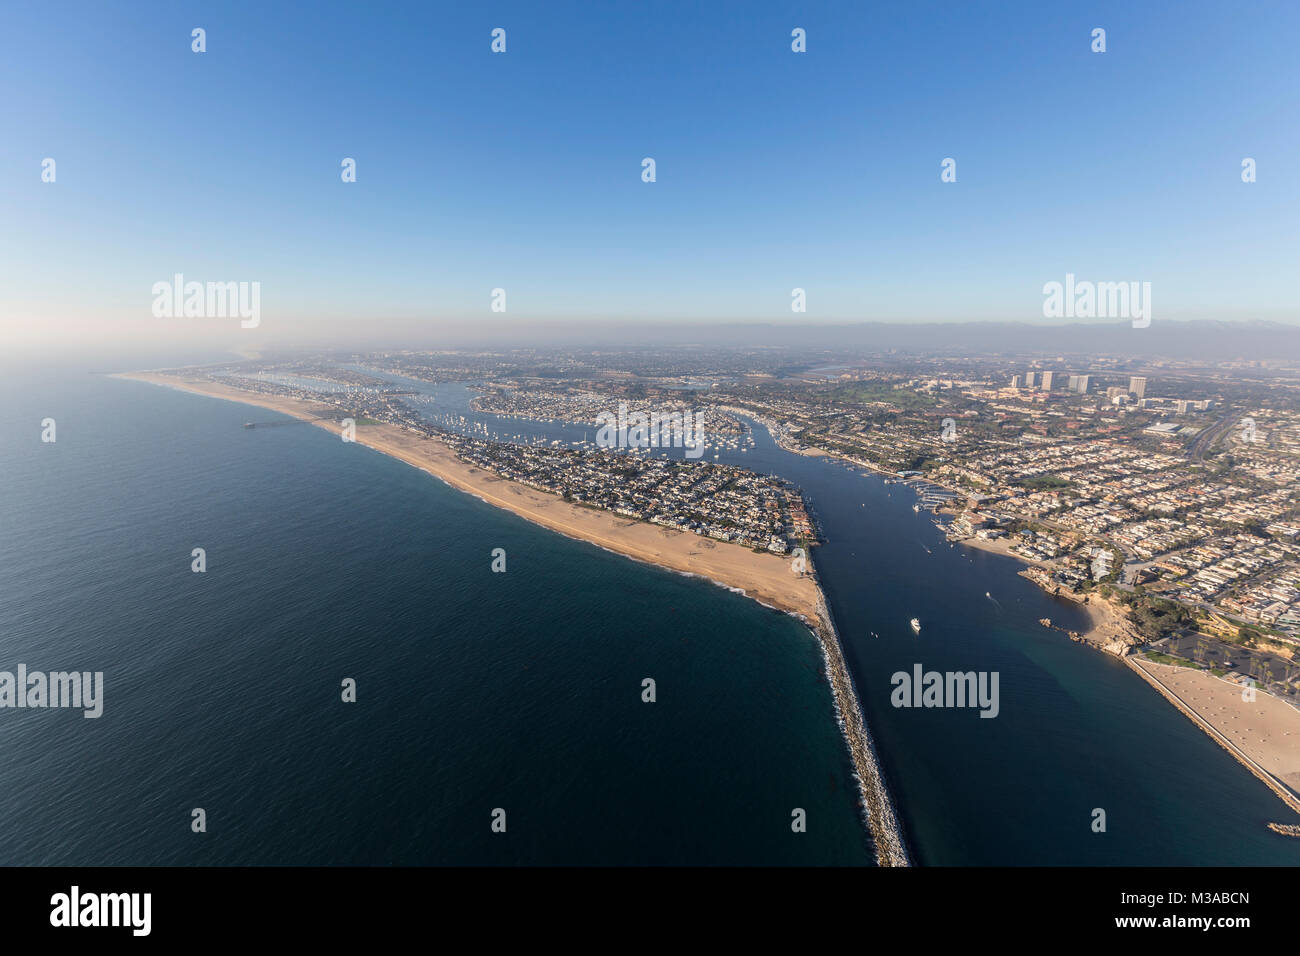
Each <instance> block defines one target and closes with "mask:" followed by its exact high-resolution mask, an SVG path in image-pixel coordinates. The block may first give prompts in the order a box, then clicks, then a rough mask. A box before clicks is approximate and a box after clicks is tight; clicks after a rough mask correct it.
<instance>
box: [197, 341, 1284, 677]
mask: <svg viewBox="0 0 1300 956" xmlns="http://www.w3.org/2000/svg"><path fill="white" fill-rule="evenodd" d="M1121 364H1122V363H1118V362H1116V361H1115V360H1112V359H1107V358H1105V357H1099V358H1095V359H1092V360H1087V361H1077V362H1073V363H1072V362H1070V361H1067V360H1065V359H1064V358H1062V360H1061V361H1060V362H1059V363H1050V364H1049V363H1048V362H1046V361H1044V360H1043V359H1042V358H1041V357H1027V358H1026V359H1024V360H1023V362H1022V363H1021V364H1015V363H1014V360H1011V361H1009V360H1008V357H1006V356H1002V355H999V356H989V357H987V358H984V359H972V358H970V357H969V356H962V357H960V358H959V357H956V356H953V357H947V358H945V357H942V356H913V357H907V358H901V359H900V357H898V356H896V355H891V356H872V355H862V356H857V357H853V356H846V355H844V354H839V355H827V354H821V353H816V352H813V353H809V354H800V353H799V352H797V351H794V352H790V351H782V352H779V353H777V354H773V353H771V352H763V353H753V354H737V353H736V352H734V351H722V350H719V351H716V352H708V353H705V354H703V355H700V354H692V355H685V354H683V355H671V354H670V355H667V356H665V355H662V354H658V353H656V354H646V353H644V352H640V351H635V352H631V351H630V352H626V353H618V352H610V351H605V352H601V353H588V352H582V351H576V350H570V351H553V352H543V351H535V350H521V351H513V352H502V353H492V352H440V353H427V352H426V353H421V352H397V353H365V354H348V355H343V354H328V355H326V354H321V355H310V356H295V357H292V358H287V359H278V360H276V361H273V362H271V361H267V360H255V361H250V362H246V363H239V364H236V365H232V366H228V367H224V368H220V369H211V370H209V371H208V374H211V375H213V376H219V377H220V378H221V380H222V381H224V382H226V383H228V384H233V385H237V386H238V387H239V388H241V389H245V390H249V391H255V392H262V393H265V394H281V395H287V396H290V397H294V398H298V399H304V400H310V401H314V402H319V403H323V404H325V405H328V406H330V407H331V408H333V409H335V410H336V411H337V414H338V415H339V416H340V417H343V416H345V415H346V416H351V417H352V418H353V419H354V420H355V421H357V422H358V423H362V424H364V423H366V422H387V423H391V424H395V425H399V426H401V427H403V428H405V429H408V430H410V431H412V432H416V433H419V434H422V435H428V436H433V435H439V436H441V437H443V438H444V439H445V440H446V441H447V442H448V444H449V446H450V447H451V448H452V449H453V450H454V451H455V453H456V454H457V455H458V456H459V457H460V458H461V459H462V460H464V461H466V462H471V463H473V464H475V465H478V466H480V467H483V468H485V469H488V470H490V471H492V472H494V473H496V474H498V475H500V476H501V477H503V478H506V479H509V480H512V481H516V482H519V483H521V484H524V485H527V486H529V487H533V488H536V489H539V490H542V491H545V492H547V493H550V494H554V495H557V496H560V497H561V498H562V499H564V500H566V501H569V502H572V503H574V504H576V505H579V506H585V507H589V508H597V509H604V510H607V511H610V512H612V513H614V514H616V515H619V516H622V517H626V518H629V519H633V520H638V521H645V522H650V523H654V524H658V525H662V526H666V527H672V528H676V529H680V530H684V531H689V532H692V533H695V534H697V535H701V536H705V537H710V538H713V539H716V540H719V541H725V542H731V543H735V544H739V545H743V546H745V547H748V548H751V549H755V550H765V551H769V552H772V553H775V554H783V555H784V554H790V553H793V552H794V551H795V550H796V549H801V548H802V549H807V548H810V547H812V546H814V545H815V544H816V543H817V541H818V535H819V529H818V526H817V522H816V519H815V516H814V515H813V514H812V513H811V509H810V506H809V504H808V503H807V502H806V501H805V500H804V499H803V496H802V495H801V494H800V492H799V490H798V489H797V488H794V487H793V486H792V485H791V484H790V483H789V482H787V481H784V480H782V479H779V478H776V477H774V476H769V475H762V474H757V473H754V472H752V471H749V470H746V469H744V468H739V467H735V466H734V465H728V464H722V463H718V462H715V461H712V460H710V459H712V458H716V456H717V453H718V451H719V450H720V449H730V450H732V451H742V452H743V451H745V450H748V449H749V448H750V447H752V443H753V437H752V433H751V426H750V425H749V424H747V423H746V422H747V420H748V421H750V422H754V423H761V424H762V425H763V426H764V427H766V428H767V429H768V430H769V432H770V433H771V435H772V436H773V438H775V439H776V441H777V442H778V443H779V444H781V445H782V446H783V447H785V448H787V449H788V450H791V451H794V452H797V453H800V454H804V455H823V456H830V457H834V458H837V459H840V460H843V461H844V462H846V463H848V464H851V465H852V466H855V467H861V468H863V469H868V470H870V471H872V472H874V473H877V474H880V475H881V476H882V477H884V478H885V480H888V481H898V482H908V483H910V484H912V485H914V486H916V487H917V489H918V508H924V509H925V510H927V511H930V512H932V513H933V515H934V520H935V521H936V522H937V523H938V524H939V525H940V527H941V528H942V529H943V531H944V533H945V535H946V536H947V537H948V539H949V540H951V541H955V542H956V541H960V542H965V543H966V544H969V545H971V546H974V547H980V548H983V549H986V550H992V551H997V552H999V553H1003V554H1007V555H1009V556H1012V557H1014V558H1016V559H1017V560H1019V561H1022V562H1023V563H1025V565H1026V568H1025V570H1024V572H1023V574H1024V576H1025V577H1027V578H1029V579H1030V580H1032V581H1034V582H1035V583H1036V584H1038V585H1039V586H1040V587H1043V588H1044V589H1046V590H1048V591H1050V592H1051V593H1053V594H1056V595H1058V596H1060V597H1063V598H1069V599H1071V600H1074V601H1080V602H1089V601H1091V602H1097V601H1101V600H1105V601H1107V602H1109V603H1110V604H1112V605H1114V606H1117V607H1121V608H1123V610H1124V614H1125V619H1126V622H1127V626H1126V627H1125V628H1123V633H1122V634H1120V635H1118V640H1117V642H1116V641H1115V639H1114V638H1112V641H1111V643H1112V645H1113V646H1111V647H1110V649H1111V650H1114V651H1116V652H1119V653H1129V652H1131V651H1133V650H1140V651H1141V652H1143V653H1145V654H1149V655H1151V656H1152V658H1153V659H1158V660H1162V661H1178V662H1181V663H1184V664H1186V665H1188V666H1193V667H1197V668H1202V669H1206V670H1209V671H1210V672H1211V673H1214V674H1216V675H1223V676H1226V677H1227V678H1228V679H1231V680H1237V681H1240V682H1242V683H1243V684H1249V685H1250V686H1252V687H1253V686H1259V687H1261V688H1263V689H1265V690H1267V691H1268V692H1270V693H1274V694H1278V695H1282V696H1285V697H1288V698H1294V697H1295V696H1296V695H1297V694H1298V693H1300V666H1297V665H1295V664H1294V663H1293V659H1294V655H1295V652H1296V650H1297V648H1300V499H1298V498H1297V496H1296V494H1295V488H1296V482H1297V479H1300V379H1297V377H1296V375H1295V373H1294V371H1291V370H1288V369H1287V368H1286V367H1285V366H1281V365H1279V367H1276V368H1270V367H1269V366H1268V364H1267V363H1256V364H1255V365H1253V366H1251V367H1249V368H1245V369H1242V368H1236V367H1232V368H1217V367H1206V366H1205V365H1204V364H1200V365H1193V364H1191V363H1177V362H1159V363H1154V364H1152V365H1151V366H1150V367H1142V368H1140V369H1125V368H1123V367H1120V366H1121ZM1136 371H1141V372H1142V373H1143V374H1136V373H1135V372H1136ZM401 382H407V383H411V382H414V383H439V382H441V383H448V382H458V383H463V384H465V385H467V386H468V387H470V388H471V389H472V391H473V394H474V397H473V400H472V403H471V406H470V407H471V408H472V409H473V410H474V411H475V412H479V413H483V415H487V416H491V417H492V418H493V419H494V420H495V421H496V422H497V425H496V426H494V428H493V430H491V431H489V430H488V428H487V426H485V425H483V424H478V425H470V424H469V423H468V422H467V420H465V419H464V417H463V416H461V417H460V418H456V417H455V416H452V417H448V416H447V415H446V413H445V412H439V411H438V410H436V409H431V408H430V407H429V406H427V405H421V403H420V399H419V397H418V395H417V394H416V393H415V392H414V391H413V390H412V389H411V388H410V387H409V384H408V385H402V384H395V383H401ZM620 407H622V408H623V409H624V415H625V416H626V414H627V412H626V409H628V408H632V409H633V410H634V412H635V410H637V409H654V410H664V411H665V412H666V411H668V410H671V411H672V413H673V414H674V415H678V416H680V415H681V414H683V413H684V414H685V415H686V416H687V420H688V421H689V415H690V409H691V408H692V407H694V408H696V409H698V410H699V414H700V416H701V417H700V421H701V422H702V425H701V427H700V431H701V434H702V436H703V437H702V440H703V443H704V445H705V449H704V451H705V454H704V459H703V460H701V461H691V460H690V459H689V458H688V457H686V456H684V455H683V454H682V453H681V452H677V457H676V458H673V457H670V456H667V455H664V454H661V453H660V451H661V449H658V448H649V447H642V448H638V447H635V446H636V444H637V443H636V442H635V441H633V442H632V443H631V444H632V446H633V447H631V448H630V449H628V448H625V447H623V446H624V445H626V444H628V443H627V442H626V429H625V430H624V437H623V439H621V440H620V442H619V443H618V444H617V445H616V444H615V443H614V442H610V441H605V442H601V441H600V440H599V439H600V434H599V430H598V427H597V426H598V423H599V422H600V421H601V416H602V415H606V416H610V415H612V413H613V412H614V410H616V409H618V408H620ZM665 417H666V416H665ZM515 420H518V421H525V420H526V421H531V422H540V423H549V424H553V423H563V424H567V425H572V426H578V427H579V428H580V429H581V432H582V437H581V438H578V437H576V436H575V437H574V439H573V440H572V442H571V443H569V444H567V445H565V444H563V443H561V442H558V441H555V440H551V441H548V442H542V441H540V440H539V439H537V438H535V437H526V436H523V435H512V434H511V433H510V431H511V429H510V422H511V421H515ZM664 444H665V445H668V446H670V445H671V443H670V442H669V441H665V442H664ZM677 444H678V447H681V442H680V441H678V443H677ZM628 451H630V452H631V453H630V454H629V453H628Z"/></svg>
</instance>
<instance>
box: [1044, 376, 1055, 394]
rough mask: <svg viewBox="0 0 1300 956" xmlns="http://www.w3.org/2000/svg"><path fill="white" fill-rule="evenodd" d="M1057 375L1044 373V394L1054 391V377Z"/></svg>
mask: <svg viewBox="0 0 1300 956" xmlns="http://www.w3.org/2000/svg"><path fill="white" fill-rule="evenodd" d="M1055 374H1056V373H1055V372H1044V373H1043V391H1044V392H1050V391H1051V390H1052V377H1053V376H1054V375H1055Z"/></svg>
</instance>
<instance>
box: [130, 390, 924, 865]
mask: <svg viewBox="0 0 1300 956" xmlns="http://www.w3.org/2000/svg"><path fill="white" fill-rule="evenodd" d="M111 377H113V378H119V379H125V380H128V381H134V382H141V383H144V384H150V385H158V386H161V387H164V388H173V389H177V390H179V391H185V392H190V393H191V394H196V395H202V396H204V397H207V398H215V399H219V400H222V401H232V402H239V403H241V404H245V405H251V406H254V407H257V408H265V409H268V410H270V411H275V412H279V413H281V414H284V415H289V416H291V417H293V418H296V419H299V420H301V421H305V422H307V423H308V424H311V425H314V426H316V427H319V428H324V429H326V430H333V428H334V426H335V424H336V422H337V420H338V419H337V416H338V414H339V411H338V409H336V408H334V407H332V406H329V405H325V404H322V403H318V402H309V401H306V400H302V399H293V398H288V397H280V396H272V395H265V396H264V395H260V394H257V393H252V392H247V391H244V390H241V389H237V388H233V387H230V386H222V385H219V384H217V383H214V382H211V381H208V380H204V381H201V382H193V381H186V380H185V379H184V378H182V377H179V376H172V375H165V374H163V373H161V372H121V373H116V374H113V375H112V376H111ZM356 444H359V445H365V446H366V447H368V448H370V449H372V450H374V451H377V452H379V453H380V454H384V455H388V456H389V457H391V458H395V459H397V460H398V461H401V462H404V463H405V464H408V465H411V466H412V467H415V468H418V469H419V470H421V471H423V472H424V473H425V474H427V475H429V476H430V477H433V478H436V479H438V480H440V481H442V482H443V483H444V484H446V485H448V486H449V487H451V488H454V489H456V490H457V491H461V492H464V493H466V494H469V495H473V496H474V497H475V498H477V499H479V500H480V501H482V502H484V503H485V504H488V505H491V506H493V507H496V508H500V509H502V510H505V511H509V512H511V513H512V514H514V515H516V516H518V517H520V518H523V519H524V520H525V521H529V522H530V523H532V524H536V525H538V526H540V527H543V528H546V529H548V530H550V531H554V532H557V533H559V534H562V535H564V536H565V537H568V538H571V539H573V540H576V541H583V542H586V543H587V544H591V545H594V546H596V547H598V548H601V549H602V550H604V551H608V552H610V553H612V554H618V555H621V556H623V557H626V558H631V559H632V560H634V561H640V562H641V563H643V564H650V565H653V566H655V567H659V568H662V569H664V570H667V571H672V572H676V573H678V574H683V575H686V576H688V577H699V578H703V579H705V580H707V581H709V582H711V583H712V584H714V585H717V586H718V587H723V588H726V589H727V590H729V591H733V592H736V593H739V594H741V595H743V596H745V597H746V598H748V599H750V600H752V601H756V602H757V603H758V604H760V605H762V606H764V607H768V608H771V609H773V610H777V611H781V612H783V613H786V614H789V615H791V616H792V617H795V618H796V619H798V620H799V621H801V622H802V623H803V624H804V625H805V626H806V627H807V628H808V629H809V630H810V631H811V632H812V635H813V637H814V638H815V639H816V640H817V642H818V645H819V646H820V648H821V651H822V657H823V660H824V661H825V664H826V675H827V683H828V684H830V688H831V698H832V706H833V709H834V712H835V716H836V720H837V723H838V724H839V725H840V730H841V737H842V738H843V740H844V743H845V745H846V747H847V748H848V751H849V756H850V758H851V760H852V763H853V765H854V768H855V776H856V777H857V778H858V792H859V797H860V799H861V801H862V813H863V817H864V823H865V829H866V831H867V833H868V834H869V836H870V837H871V843H872V845H873V849H874V850H875V855H876V862H877V864H878V865H880V866H910V865H911V864H910V860H909V859H908V854H907V849H906V846H905V843H904V839H903V835H902V833H903V831H902V826H901V824H900V823H899V821H898V817H897V814H896V812H895V810H894V806H893V801H892V800H891V798H890V795H889V790H888V787H887V785H886V783H885V780H884V775H883V773H882V771H881V768H880V764H879V761H878V759H877V757H876V753H875V747H874V742H873V740H872V737H871V733H870V731H869V730H868V729H867V723H866V717H865V714H864V712H863V710H862V707H861V703H860V702H859V701H858V698H857V695H856V693H855V691H854V688H853V680H852V677H851V676H850V675H849V672H848V668H847V666H846V665H845V663H844V655H843V651H842V649H841V647H840V643H839V635H838V632H837V631H836V630H835V625H834V623H833V621H832V619H831V615H830V608H829V605H828V604H827V601H826V596H825V594H824V592H823V591H822V589H821V584H820V582H819V581H818V580H817V578H816V575H815V566H814V565H811V563H810V567H813V568H814V570H813V573H810V574H808V575H806V576H795V575H794V574H793V573H792V572H791V570H790V567H789V565H788V562H787V561H786V559H785V558H781V557H777V556H776V555H768V554H756V553H754V552H753V551H751V550H750V549H748V548H744V547H742V546H740V545H735V544H731V543H729V542H720V541H713V540H711V539H701V538H699V536H697V535H694V534H690V533H689V532H684V531H675V530H671V529H668V528H664V527H662V526H659V525H652V524H650V523H648V522H643V521H637V520H635V519H627V518H619V517H616V516H614V515H613V514H610V513H609V512H605V511H602V510H598V509H590V508H581V507H579V506H577V505H573V504H570V503H569V502H566V501H563V500H562V499H560V498H558V497H556V496H555V495H550V494H547V493H545V492H541V491H537V490H535V489H532V488H529V487H527V486H524V485H521V484H519V483H518V482H512V481H509V480H508V479H505V478H502V477H500V476H498V475H495V474H493V473H491V472H488V471H486V470H485V469H482V468H478V467H476V466H473V465H469V464H467V463H466V462H464V461H461V459H459V458H458V457H456V455H455V454H454V453H453V452H452V450H451V449H450V448H449V447H448V446H447V445H446V444H445V443H444V442H443V441H441V440H440V439H438V438H426V437H425V436H423V435H417V434H415V433H413V432H410V431H407V430H406V429H403V428H400V427H398V426H395V425H387V424H377V425H358V426H357V428H356ZM498 492H499V493H498ZM507 494H508V495H510V496H511V497H506V495H507ZM633 537H635V538H637V539H638V540H637V541H635V542H631V541H629V539H630V538H633ZM687 539H692V540H687ZM674 545H675V546H676V547H673V546H674ZM697 548H698V550H695V549H697ZM692 559H695V560H692Z"/></svg>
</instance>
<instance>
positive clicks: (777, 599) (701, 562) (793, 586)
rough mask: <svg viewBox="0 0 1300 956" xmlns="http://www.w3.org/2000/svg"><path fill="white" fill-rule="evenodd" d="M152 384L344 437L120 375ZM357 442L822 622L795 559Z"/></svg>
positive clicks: (392, 428) (375, 438)
mask: <svg viewBox="0 0 1300 956" xmlns="http://www.w3.org/2000/svg"><path fill="white" fill-rule="evenodd" d="M116 377H118V378H125V379H131V380H133V381H140V382H150V383H153V384H155V385H164V386H167V387H171V388H179V389H183V390H185V391H189V392H194V393H196V394H199V395H207V396H209V397H212V398H220V399H225V400H228V401H235V402H242V403H244V404H247V405H257V406H260V407H262V408H269V409H271V410H273V411H277V412H283V413H284V414H286V415H291V416H293V417H295V418H301V419H317V418H321V417H322V416H328V419H327V420H324V421H314V422H313V424H315V425H317V426H319V427H323V428H326V429H327V430H330V431H333V432H335V433H336V434H338V431H339V426H338V411H337V409H333V408H331V407H330V406H327V405H323V404H319V403H315V402H308V401H302V400H298V399H293V398H287V397H280V396H275V395H261V394H257V393H253V392H248V391H245V390H243V389H238V388H234V387H232V386H228V385H221V384H219V383H216V382H212V381H210V380H208V379H206V378H204V377H202V376H199V375H195V376H192V377H188V376H185V375H183V374H180V375H163V374H161V373H156V372H131V373H124V374H121V375H118V376H116ZM356 440H357V444H360V445H366V446H368V447H370V448H373V449H375V450H376V451H380V452H383V453H384V454H386V455H390V456H392V457H393V458H397V459H399V460H401V461H404V462H406V463H407V464H410V465H414V466H415V467H417V468H420V469H422V470H423V471H426V472H428V473H429V474H431V475H433V476H435V477H437V478H440V479H442V480H443V481H445V482H446V483H447V484H449V485H451V486H452V487H454V488H457V489H459V490H461V491H466V492H469V493H470V494H473V495H476V496H477V497H479V498H481V499H483V500H484V501H486V502H487V503H488V504H491V505H494V506H496V507H498V508H504V509H506V510H507V511H510V512H513V513H514V514H516V515H519V516H520V517H522V518H525V519H527V520H528V521H531V522H533V523H535V524H538V525H541V526H542V527H544V528H549V529H550V530H552V531H558V532H559V533H561V534H565V535H568V536H569V537H572V538H578V539H580V540H582V541H588V542H591V543H592V544H596V545H599V546H600V547H602V548H607V549H608V550H610V551H613V552H616V553H618V554H621V555H625V556H626V557H630V558H634V559H635V560H638V561H644V562H646V563H649V564H655V565H658V566H660V567H664V568H669V569H671V570H673V571H681V572H685V573H689V574H697V575H700V576H701V577H705V578H708V579H709V580H711V581H713V582H715V583H717V584H721V585H724V586H726V587H729V588H735V589H738V590H741V591H743V592H744V593H745V594H746V595H747V596H748V597H750V598H753V599H754V600H756V601H759V602H761V603H763V604H766V605H768V606H770V607H774V608H778V609H779V610H782V611H786V612H790V613H793V614H796V615H800V616H802V617H803V618H804V619H805V620H806V621H807V622H808V623H809V624H810V625H813V624H815V623H816V622H817V621H818V618H819V612H818V598H819V597H820V594H821V592H820V589H819V588H818V586H817V582H816V580H815V579H814V578H812V577H809V576H801V575H797V574H795V573H794V571H793V570H792V569H791V560H792V559H790V558H789V557H779V556H777V555H774V554H767V553H764V554H759V553H757V552H755V551H752V550H750V549H749V548H747V547H744V546H741V545H737V544H732V543H730V542H726V541H716V540H713V539H710V538H703V537H701V536H699V535H696V534H692V533H690V532H686V531H677V530H674V529H669V528H664V527H661V526H659V525H653V524H649V523H648V522H644V521H636V520H632V519H629V518H623V517H619V516H617V515H614V514H612V513H611V512H608V511H603V510H597V509H593V508H584V507H581V506H579V505H575V504H571V503H569V502H566V501H564V500H562V499H561V498H559V497H558V496H556V495H551V494H547V493H546V492H543V491H538V490H536V489H534V488H529V487H527V486H525V485H521V484H519V483H517V482H513V481H508V480H507V479H504V478H501V477H499V476H498V475H495V474H493V473H492V472H489V471H486V470H484V469H482V468H478V467H476V466H473V465H469V464H467V463H465V462H463V461H461V460H460V459H459V458H457V457H456V455H455V454H454V453H453V452H452V451H451V449H450V448H449V447H448V446H447V445H446V444H445V443H444V442H442V441H441V440H439V439H437V438H426V437H424V436H423V435H419V434H416V433H414V432H411V431H408V430H406V429H405V428H402V427H399V426H396V425H386V424H376V425H360V424H359V425H357V428H356Z"/></svg>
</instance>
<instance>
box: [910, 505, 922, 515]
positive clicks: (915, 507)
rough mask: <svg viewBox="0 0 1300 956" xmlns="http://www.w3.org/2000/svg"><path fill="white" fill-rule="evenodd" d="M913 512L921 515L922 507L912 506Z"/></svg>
mask: <svg viewBox="0 0 1300 956" xmlns="http://www.w3.org/2000/svg"><path fill="white" fill-rule="evenodd" d="M912 510H913V511H915V512H918V513H919V512H920V510H921V506H920V505H912Z"/></svg>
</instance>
